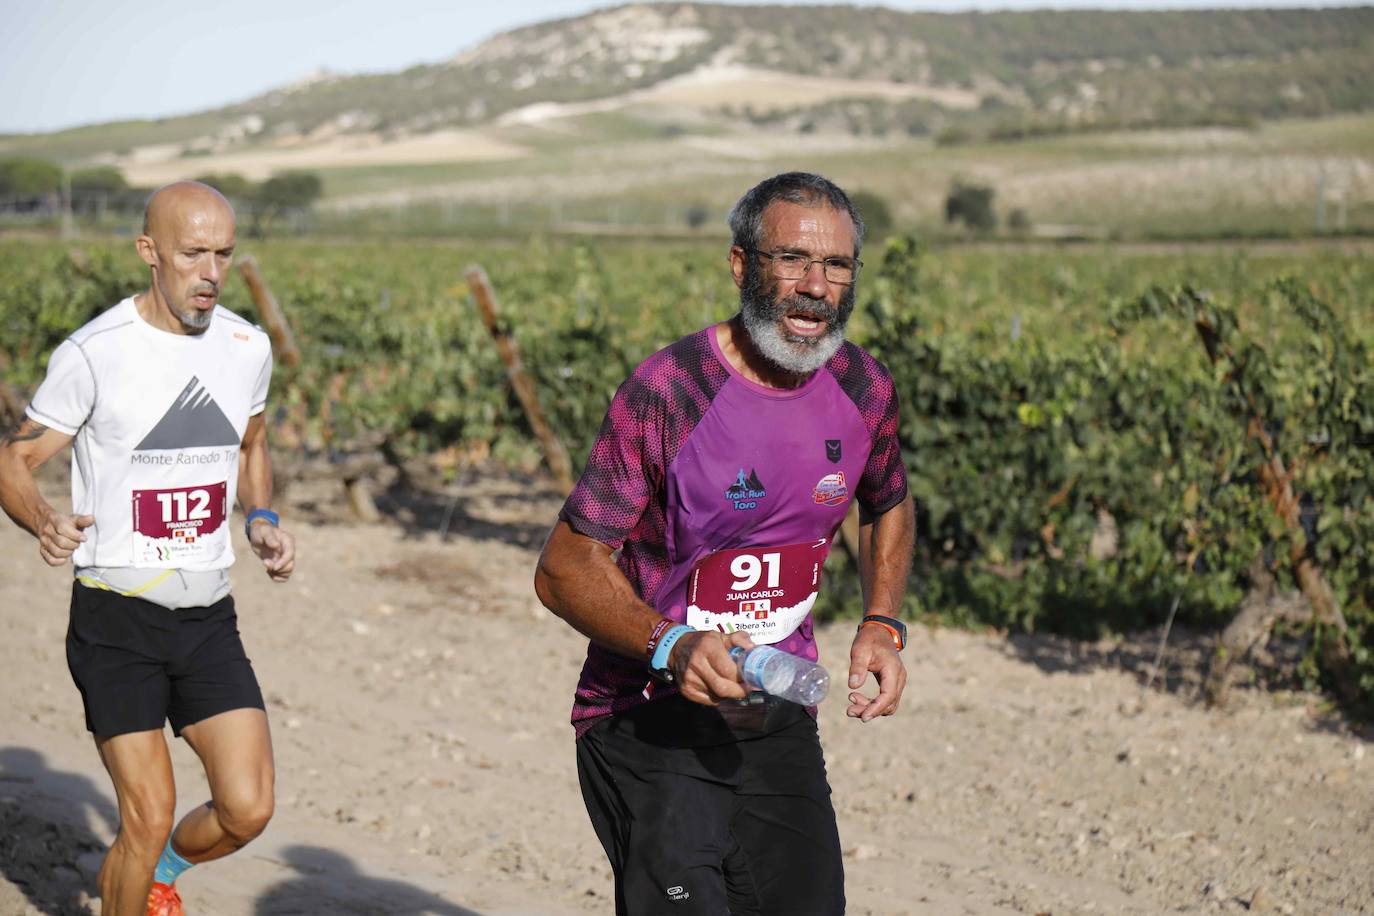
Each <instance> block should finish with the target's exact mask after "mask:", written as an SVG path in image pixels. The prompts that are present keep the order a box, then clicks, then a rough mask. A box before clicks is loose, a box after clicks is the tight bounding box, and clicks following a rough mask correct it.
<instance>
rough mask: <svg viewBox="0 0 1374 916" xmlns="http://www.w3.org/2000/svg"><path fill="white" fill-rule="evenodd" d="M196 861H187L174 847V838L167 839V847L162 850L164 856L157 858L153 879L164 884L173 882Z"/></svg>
mask: <svg viewBox="0 0 1374 916" xmlns="http://www.w3.org/2000/svg"><path fill="white" fill-rule="evenodd" d="M194 864H195V863H194V862H187V861H186V860H185V859H183V858H182V857H181V856H179V855H177V853H176V850H175V849H173V848H172V840H171V838H170V837H169V838H168V839H167V848H166V849H164V850H162V858H160V859H158V860H157V870H156V871H154V872H153V880H154V881H158V882H161V883H162V884H172V883H173V882H175V881H176V879H177V878H178V877H179V876H180V875H181V873H182V872H184V871H185V870H186V869H188V868H190V867H191V866H192V865H194Z"/></svg>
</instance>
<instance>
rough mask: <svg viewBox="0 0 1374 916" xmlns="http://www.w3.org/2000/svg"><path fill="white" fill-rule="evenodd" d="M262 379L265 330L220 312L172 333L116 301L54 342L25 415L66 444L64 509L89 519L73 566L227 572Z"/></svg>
mask: <svg viewBox="0 0 1374 916" xmlns="http://www.w3.org/2000/svg"><path fill="white" fill-rule="evenodd" d="M271 376H272V346H271V343H270V342H269V341H268V339H267V335H266V334H264V333H263V332H262V330H261V329H260V328H258V327H256V326H254V325H252V324H249V323H248V322H247V321H244V320H243V319H242V318H240V317H239V316H237V315H235V314H234V313H233V312H231V311H229V310H228V309H226V308H224V307H223V306H216V307H215V312H214V317H213V318H212V319H211V321H210V327H209V328H207V329H206V330H205V332H204V333H202V334H185V335H182V334H172V333H170V332H167V331H162V330H159V329H157V328H155V327H153V326H152V325H150V324H148V323H147V322H146V321H144V320H143V319H142V318H141V317H140V316H139V314H138V309H137V307H136V306H135V305H134V300H133V299H131V298H130V299H125V300H124V301H123V302H121V303H119V304H118V305H116V306H114V307H113V308H111V309H109V310H108V311H106V312H104V313H102V314H101V315H100V316H99V317H97V318H95V319H94V320H92V321H91V322H89V323H88V324H86V325H84V326H83V327H82V328H81V329H79V330H78V331H76V333H74V334H72V335H71V336H70V337H68V338H67V339H66V340H65V341H63V342H62V344H61V345H60V346H58V348H57V349H56V350H54V351H53V354H52V357H51V358H50V359H49V361H48V374H47V377H46V378H44V380H43V384H42V385H40V386H39V388H38V391H37V393H35V394H34V396H33V402H32V403H31V404H30V405H29V408H28V415H29V416H30V417H31V418H32V419H34V420H36V421H37V422H39V423H42V424H43V425H44V426H47V427H50V428H52V429H55V430H58V431H59V432H63V433H66V434H67V435H69V436H74V437H75V440H74V443H73V449H72V510H73V512H74V513H75V514H77V515H93V516H95V524H94V525H92V526H91V527H90V528H87V529H86V541H85V543H83V544H82V545H81V546H80V547H78V548H77V549H76V553H75V554H74V555H73V557H72V559H73V562H74V563H75V565H76V566H77V568H78V569H80V568H81V567H90V566H94V567H105V568H116V567H135V568H140V569H181V570H186V571H190V572H205V571H210V570H220V569H227V568H228V567H229V566H231V565H232V564H233V562H234V551H233V548H232V547H231V545H230V538H229V515H230V511H231V510H232V508H233V505H234V501H235V498H236V496H237V490H238V469H239V448H240V446H241V445H242V443H243V434H244V431H245V430H246V429H247V428H248V418H249V417H251V416H254V415H256V414H259V413H261V412H262V411H263V409H264V407H265V406H266V404H267V386H268V383H269V381H270V380H271Z"/></svg>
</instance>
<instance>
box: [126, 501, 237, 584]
mask: <svg viewBox="0 0 1374 916" xmlns="http://www.w3.org/2000/svg"><path fill="white" fill-rule="evenodd" d="M228 503H229V485H228V483H227V482H225V481H220V482H219V483H211V484H206V485H204V486H199V487H176V488H173V489H170V490H134V491H133V513H134V519H133V521H134V524H133V528H134V530H133V543H134V556H133V562H134V565H135V566H162V567H177V566H183V565H188V564H191V563H200V562H205V561H207V560H213V559H214V558H215V557H217V556H219V555H220V553H221V552H222V551H223V550H224V548H225V546H226V545H227V544H228V531H229V530H228V529H227V528H226V527H225V525H224V519H225V517H226V516H227V515H228V513H229V505H228Z"/></svg>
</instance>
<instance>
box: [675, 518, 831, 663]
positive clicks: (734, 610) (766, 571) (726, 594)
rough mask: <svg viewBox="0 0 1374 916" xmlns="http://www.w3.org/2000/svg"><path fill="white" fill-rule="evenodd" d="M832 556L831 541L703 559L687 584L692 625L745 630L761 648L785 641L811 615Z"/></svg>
mask: <svg viewBox="0 0 1374 916" xmlns="http://www.w3.org/2000/svg"><path fill="white" fill-rule="evenodd" d="M829 552H830V543H829V540H828V539H826V538H821V539H820V540H818V541H815V542H813V543H808V544H787V545H785V546H782V547H746V548H743V549H741V550H718V551H716V552H715V553H713V554H710V555H708V556H705V557H703V558H702V559H701V561H700V562H699V563H697V565H696V568H694V569H693V570H692V577H691V579H690V580H689V581H688V584H687V624H688V626H691V627H694V628H696V629H698V630H716V629H719V630H725V631H729V630H743V631H744V632H746V633H748V634H749V638H750V639H752V640H753V641H754V642H756V643H760V644H768V643H775V642H781V641H782V640H783V639H786V638H787V637H788V636H790V635H791V633H792V631H793V630H795V629H796V628H797V627H799V626H801V622H802V621H803V620H805V619H806V615H807V614H809V613H811V607H812V605H814V604H815V603H816V596H817V595H818V594H819V593H820V584H821V567H822V566H823V565H824V564H825V557H826V554H827V553H829Z"/></svg>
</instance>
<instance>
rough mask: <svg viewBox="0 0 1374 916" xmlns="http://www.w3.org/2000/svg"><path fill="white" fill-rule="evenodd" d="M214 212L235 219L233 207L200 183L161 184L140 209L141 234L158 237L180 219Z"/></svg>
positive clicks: (219, 194)
mask: <svg viewBox="0 0 1374 916" xmlns="http://www.w3.org/2000/svg"><path fill="white" fill-rule="evenodd" d="M207 210H208V211H210V212H212V213H213V212H215V211H218V213H216V215H228V217H229V219H230V220H231V221H232V220H233V219H234V208H233V207H232V206H230V204H229V201H228V200H226V199H225V197H224V195H223V194H221V193H220V192H218V191H216V190H215V189H214V188H212V187H210V186H209V185H208V184H203V183H201V182H199V181H174V182H172V183H171V184H169V185H163V186H162V187H160V188H158V189H157V190H156V191H154V192H153V193H152V196H151V197H149V198H148V204H147V206H145V207H144V208H143V234H144V235H157V234H158V232H159V230H166V229H167V228H169V227H171V226H175V225H176V224H177V222H178V221H179V220H185V219H188V218H193V217H194V215H196V214H200V213H205V212H206V211H207Z"/></svg>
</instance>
